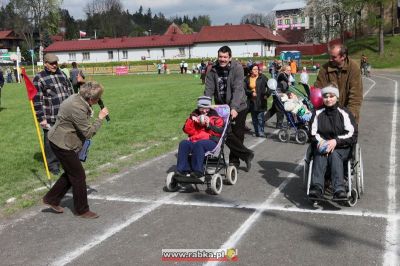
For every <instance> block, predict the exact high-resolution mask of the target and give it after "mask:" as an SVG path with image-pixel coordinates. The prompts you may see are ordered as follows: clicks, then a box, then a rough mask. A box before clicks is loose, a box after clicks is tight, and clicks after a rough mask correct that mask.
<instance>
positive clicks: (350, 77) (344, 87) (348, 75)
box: [315, 58, 363, 123]
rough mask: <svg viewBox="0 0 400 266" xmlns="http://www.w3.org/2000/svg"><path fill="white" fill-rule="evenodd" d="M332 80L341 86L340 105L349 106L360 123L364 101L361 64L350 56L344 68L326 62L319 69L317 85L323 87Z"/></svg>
mask: <svg viewBox="0 0 400 266" xmlns="http://www.w3.org/2000/svg"><path fill="white" fill-rule="evenodd" d="M332 82H334V83H336V84H337V85H338V86H339V106H340V107H347V108H348V109H349V110H350V112H351V113H352V114H353V115H354V117H355V119H356V121H357V123H358V122H359V119H360V109H361V103H362V101H363V84H362V80H361V73H360V66H359V65H358V64H357V63H356V62H355V61H354V60H351V59H349V58H346V60H345V64H344V66H343V67H342V69H339V68H337V67H335V66H333V65H332V64H331V63H330V62H328V63H326V64H324V65H323V66H322V67H321V69H320V70H319V73H318V77H317V80H316V81H315V87H317V88H323V87H325V86H327V85H328V84H329V83H332Z"/></svg>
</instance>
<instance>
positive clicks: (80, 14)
mask: <svg viewBox="0 0 400 266" xmlns="http://www.w3.org/2000/svg"><path fill="white" fill-rule="evenodd" d="M89 2H92V0H64V1H63V4H62V8H65V9H68V10H69V12H70V14H71V16H73V17H74V18H75V19H79V18H85V13H84V8H85V6H86V4H87V3H89ZM281 2H283V1H282V0H281V1H279V0H257V1H253V0H244V1H243V0H199V1H196V0H150V1H149V0H135V1H133V0H121V3H122V4H123V6H124V9H128V10H129V12H130V13H134V12H135V11H137V10H138V9H139V6H140V5H142V6H143V9H144V11H147V9H148V8H151V11H152V13H153V14H155V13H158V12H162V13H163V14H164V15H165V16H166V17H167V18H169V17H173V16H183V15H189V17H192V16H198V15H209V16H210V18H211V22H212V25H223V24H225V23H233V24H239V22H240V19H241V18H242V16H243V15H245V14H249V13H263V14H267V13H269V12H270V11H271V10H272V8H273V7H274V6H275V5H276V4H277V3H281ZM288 2H290V1H288Z"/></svg>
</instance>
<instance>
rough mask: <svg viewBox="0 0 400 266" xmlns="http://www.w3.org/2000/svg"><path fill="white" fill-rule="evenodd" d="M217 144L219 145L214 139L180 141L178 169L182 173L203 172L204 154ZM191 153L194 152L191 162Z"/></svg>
mask: <svg viewBox="0 0 400 266" xmlns="http://www.w3.org/2000/svg"><path fill="white" fill-rule="evenodd" d="M215 146H217V143H216V142H214V141H212V140H199V141H197V142H194V143H193V142H191V141H190V140H182V141H181V142H180V143H179V149H178V162H177V165H176V170H177V171H178V172H180V173H188V172H200V173H203V172H204V169H203V162H204V155H205V154H206V152H207V151H211V150H212V149H214V148H215ZM189 154H192V158H191V161H190V163H189Z"/></svg>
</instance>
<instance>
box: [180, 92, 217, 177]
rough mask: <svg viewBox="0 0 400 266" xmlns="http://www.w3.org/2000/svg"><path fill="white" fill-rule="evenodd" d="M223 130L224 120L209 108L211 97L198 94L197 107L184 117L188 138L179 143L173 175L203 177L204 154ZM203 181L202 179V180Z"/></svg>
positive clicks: (214, 144)
mask: <svg viewBox="0 0 400 266" xmlns="http://www.w3.org/2000/svg"><path fill="white" fill-rule="evenodd" d="M223 130H224V120H223V119H222V117H221V116H219V115H218V113H217V112H216V111H215V110H214V109H212V108H211V98H210V97H207V96H200V97H199V98H198V99H197V109H195V110H194V111H192V113H191V114H190V115H189V117H188V118H187V119H186V122H185V125H184V126H183V131H184V132H185V133H186V134H187V135H188V138H187V139H185V140H182V141H181V142H180V143H179V148H178V160H177V166H176V172H175V175H174V176H175V177H187V176H188V175H189V174H190V177H191V178H197V179H201V178H204V169H203V168H204V166H203V162H204V156H205V154H206V152H208V151H212V150H213V149H214V148H215V147H216V146H217V143H218V141H219V139H220V137H221V134H222V132H223ZM203 181H204V180H203Z"/></svg>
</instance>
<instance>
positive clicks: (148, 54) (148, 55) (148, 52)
mask: <svg viewBox="0 0 400 266" xmlns="http://www.w3.org/2000/svg"><path fill="white" fill-rule="evenodd" d="M147 57H148V58H150V49H147Z"/></svg>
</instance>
